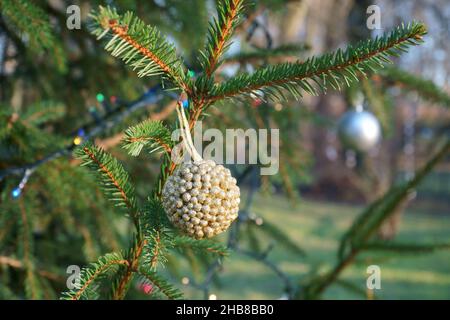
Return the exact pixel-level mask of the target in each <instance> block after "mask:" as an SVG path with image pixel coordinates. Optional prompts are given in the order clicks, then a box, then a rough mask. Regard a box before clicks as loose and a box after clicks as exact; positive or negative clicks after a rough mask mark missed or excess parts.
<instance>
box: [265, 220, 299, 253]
mask: <svg viewBox="0 0 450 320" xmlns="http://www.w3.org/2000/svg"><path fill="white" fill-rule="evenodd" d="M258 230H260V231H261V232H263V233H266V234H267V235H269V236H271V237H272V238H273V239H275V240H277V241H278V242H279V244H280V245H281V246H284V247H285V248H286V249H288V250H290V251H291V252H292V253H294V254H297V255H299V256H301V257H304V256H305V255H306V254H305V251H304V250H303V249H302V248H300V247H299V246H298V245H297V244H296V243H295V242H293V241H292V240H291V239H290V238H289V237H288V236H287V235H286V234H285V233H284V232H283V231H282V230H280V229H279V228H278V227H277V226H276V225H274V224H272V223H270V222H268V221H266V220H264V222H263V223H262V224H261V225H259V226H258Z"/></svg>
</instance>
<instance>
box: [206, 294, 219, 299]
mask: <svg viewBox="0 0 450 320" xmlns="http://www.w3.org/2000/svg"><path fill="white" fill-rule="evenodd" d="M208 300H217V296H216V295H215V294H214V293H212V294H210V295H209V297H208Z"/></svg>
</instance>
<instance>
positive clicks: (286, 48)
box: [223, 43, 309, 63]
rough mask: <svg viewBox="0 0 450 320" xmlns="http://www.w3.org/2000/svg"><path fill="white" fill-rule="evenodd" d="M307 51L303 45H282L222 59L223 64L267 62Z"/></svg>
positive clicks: (307, 48)
mask: <svg viewBox="0 0 450 320" xmlns="http://www.w3.org/2000/svg"><path fill="white" fill-rule="evenodd" d="M307 50H309V46H308V45H305V44H295V43H291V44H284V45H281V46H279V47H276V48H272V49H267V48H256V49H255V50H252V51H249V52H239V53H236V54H234V55H230V56H228V57H226V58H224V61H223V62H224V63H230V62H239V63H244V62H246V63H251V62H254V61H258V60H267V59H273V58H285V57H291V56H292V57H294V56H298V55H299V54H300V53H302V52H305V51H307Z"/></svg>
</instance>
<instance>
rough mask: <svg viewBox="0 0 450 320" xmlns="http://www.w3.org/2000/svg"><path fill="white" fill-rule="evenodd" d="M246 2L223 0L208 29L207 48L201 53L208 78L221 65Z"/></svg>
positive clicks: (241, 0) (242, 0)
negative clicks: (221, 59)
mask: <svg viewBox="0 0 450 320" xmlns="http://www.w3.org/2000/svg"><path fill="white" fill-rule="evenodd" d="M243 3H244V0H221V1H220V2H219V3H218V7H217V18H214V19H213V20H212V21H211V22H210V24H209V29H208V37H207V43H206V48H205V49H204V50H203V51H201V52H200V54H201V61H200V63H201V64H202V67H203V68H204V70H205V75H206V77H207V78H209V77H211V75H212V74H213V73H214V71H215V70H216V69H217V67H218V66H219V65H220V63H221V61H220V58H221V56H222V55H223V53H224V52H225V51H226V50H227V48H228V46H229V40H230V38H231V36H232V34H233V31H234V29H235V28H236V26H237V25H238V23H239V20H240V17H241V14H242V10H243V7H244V6H243Z"/></svg>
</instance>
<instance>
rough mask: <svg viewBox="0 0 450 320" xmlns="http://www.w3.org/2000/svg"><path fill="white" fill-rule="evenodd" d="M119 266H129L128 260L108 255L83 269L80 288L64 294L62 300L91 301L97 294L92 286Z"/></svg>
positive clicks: (111, 254) (112, 254)
mask: <svg viewBox="0 0 450 320" xmlns="http://www.w3.org/2000/svg"><path fill="white" fill-rule="evenodd" d="M117 266H127V267H128V266H129V262H128V260H126V259H124V257H123V256H122V255H121V254H119V253H108V254H106V255H104V256H102V257H100V258H99V259H98V261H97V262H94V263H91V265H89V266H87V267H85V268H83V269H82V270H81V274H80V278H79V280H80V282H79V287H78V288H74V289H71V290H69V291H66V292H64V293H63V296H62V299H66V300H80V299H89V298H91V297H92V295H93V294H95V290H93V289H92V288H91V287H92V284H93V283H94V281H98V280H99V279H100V278H101V277H104V276H105V275H106V274H107V273H108V272H109V271H113V269H115V267H117Z"/></svg>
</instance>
